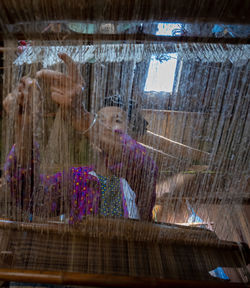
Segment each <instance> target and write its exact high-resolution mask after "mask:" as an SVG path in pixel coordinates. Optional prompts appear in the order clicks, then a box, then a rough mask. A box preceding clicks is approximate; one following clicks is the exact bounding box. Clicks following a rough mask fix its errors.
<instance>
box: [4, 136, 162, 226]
mask: <svg viewBox="0 0 250 288" xmlns="http://www.w3.org/2000/svg"><path fill="white" fill-rule="evenodd" d="M116 133H119V134H120V140H121V144H122V147H123V149H122V150H123V152H122V153H123V155H122V159H126V168H125V165H124V163H123V162H121V163H117V164H115V165H113V166H112V167H109V168H110V170H111V171H112V172H113V173H114V174H115V175H120V173H119V172H120V171H121V169H123V171H125V174H126V175H123V177H124V178H125V179H126V180H127V181H128V182H129V184H130V186H131V188H132V190H134V192H135V194H136V204H137V206H138V209H139V214H140V218H141V219H142V220H151V219H152V209H153V206H154V204H155V196H156V192H155V187H156V178H157V173H158V170H157V166H156V164H155V162H154V161H153V160H152V159H151V158H150V157H149V156H148V154H147V152H146V149H145V148H144V147H143V146H142V145H140V144H138V143H137V142H136V141H135V140H133V139H132V138H131V137H130V136H128V135H126V134H123V133H121V132H120V131H116ZM34 150H35V151H34V157H33V160H32V163H36V164H37V166H39V163H40V159H39V149H38V145H37V147H35V149H34ZM107 156H108V155H107ZM32 163H31V165H30V167H31V168H29V169H21V168H18V167H17V157H16V152H15V145H14V146H13V147H12V149H11V151H10V153H9V155H8V157H7V161H6V163H5V167H4V169H5V175H6V180H7V183H8V184H9V185H8V186H9V188H10V191H11V195H12V198H13V199H15V203H16V205H19V206H20V207H21V208H22V209H24V210H26V211H29V213H31V214H32V213H33V211H36V210H39V209H40V210H39V211H40V212H41V209H43V213H44V214H45V215H48V213H50V214H51V215H54V216H55V215H58V214H59V213H62V211H60V209H61V202H63V201H61V200H66V199H70V202H71V205H70V207H71V208H70V223H76V222H79V221H81V219H82V218H83V217H84V216H86V215H98V214H99V206H100V202H101V195H102V191H101V185H100V181H99V179H98V178H97V177H95V176H93V175H91V173H90V172H91V171H93V168H92V167H72V168H71V169H70V171H69V172H67V173H66V172H58V173H56V174H53V175H43V174H41V175H40V183H39V185H38V186H39V187H38V189H37V188H36V191H33V190H34V188H33V187H32V185H33V186H34V183H33V184H32V181H30V179H32V177H33V178H34V175H33V171H34V169H32ZM124 168H125V169H124ZM65 185H66V187H67V189H66V190H67V191H69V192H68V195H66V196H63V195H62V194H63V193H62V188H63V187H65ZM121 193H122V201H123V204H122V206H123V209H124V217H128V212H127V210H126V201H125V199H124V193H123V191H122V186H121ZM63 197H64V198H63ZM65 197H66V198H65ZM41 203H42V207H43V208H41V207H40V208H39V205H40V206H41ZM46 207H49V208H48V209H49V211H47V210H46V209H45V208H46ZM46 213H47V214H46ZM40 214H41V213H39V215H40Z"/></svg>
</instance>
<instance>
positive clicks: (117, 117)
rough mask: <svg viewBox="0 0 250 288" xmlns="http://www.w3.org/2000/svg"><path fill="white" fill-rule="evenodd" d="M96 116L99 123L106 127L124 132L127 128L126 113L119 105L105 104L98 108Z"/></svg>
mask: <svg viewBox="0 0 250 288" xmlns="http://www.w3.org/2000/svg"><path fill="white" fill-rule="evenodd" d="M97 114H98V118H99V121H100V124H102V125H104V126H106V128H108V129H111V130H113V131H114V130H121V131H122V132H126V130H127V115H126V112H125V111H123V110H122V109H121V108H119V107H115V106H107V107H104V108H102V109H100V110H99V112H98V113H97Z"/></svg>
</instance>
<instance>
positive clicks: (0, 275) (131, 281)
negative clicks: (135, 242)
mask: <svg viewBox="0 0 250 288" xmlns="http://www.w3.org/2000/svg"><path fill="white" fill-rule="evenodd" d="M8 2H9V3H8ZM22 2H23V4H24V6H26V7H28V6H29V5H32V1H31V0H25V1H22ZM67 2H68V1H61V4H62V7H63V9H62V10H61V11H62V13H61V14H60V15H59V19H53V11H54V9H56V8H57V9H58V8H59V9H60V7H53V2H52V1H51V0H44V1H38V6H39V5H40V4H41V8H42V7H44V6H43V5H45V6H46V5H47V6H48V7H50V8H51V9H48V14H47V15H49V17H51V19H53V20H63V19H65V18H68V19H74V20H91V21H95V20H98V19H100V17H101V16H102V17H103V18H102V19H104V20H105V21H109V20H115V21H117V20H124V21H133V20H135V21H136V20H140V19H141V20H149V21H150V20H151V19H154V20H158V21H163V20H165V19H168V20H171V19H172V20H174V21H184V22H193V21H197V20H198V21H201V22H202V21H203V22H207V23H208V22H210V23H211V22H216V23H241V24H249V23H250V18H249V16H248V9H247V8H248V4H247V1H241V5H239V1H238V0H233V1H231V2H230V5H228V6H227V7H224V9H222V10H220V9H216V5H218V6H220V4H219V3H220V2H221V1H220V0H216V1H213V0H207V1H204V5H203V6H202V7H201V9H197V8H199V7H197V4H198V5H199V3H198V1H195V0H190V2H192V3H191V6H194V7H195V8H196V9H194V10H193V11H191V10H188V11H187V10H186V9H185V2H186V0H169V1H160V0H151V1H146V0H139V1H138V0H137V1H132V0H121V1H119V4H116V3H115V2H116V1H115V0H111V1H108V0H105V1H104V2H105V4H106V5H107V7H109V8H110V9H111V7H115V8H114V11H115V12H116V13H113V14H112V13H111V12H112V11H109V9H106V10H105V13H104V15H103V10H102V9H96V10H95V8H96V7H100V4H101V1H99V0H92V1H83V2H84V3H85V6H84V7H85V11H84V13H81V12H80V11H81V10H79V9H75V10H74V12H73V13H72V14H71V12H72V11H70V10H69V9H67ZM80 2H81V1H76V0H73V1H70V3H73V5H75V7H78V5H79V3H80ZM63 4H64V5H63ZM80 4H81V3H80ZM102 4H103V3H102ZM11 5H12V4H11V2H10V1H7V0H2V1H1V3H0V16H1V18H2V19H3V20H2V21H3V22H5V23H10V24H13V23H15V22H17V20H18V21H19V22H22V21H25V14H24V13H23V14H22V13H21V14H20V15H18V16H19V18H17V17H16V15H15V14H14V13H12V11H11V9H8V8H9V7H11ZM112 5H113V6H112ZM136 5H137V6H141V5H143V6H144V7H145V11H144V12H143V11H141V12H139V16H138V17H137V18H133V11H134V9H135V8H136ZM126 7H129V9H128V11H127V13H123V11H124V8H126ZM159 7H161V8H160V9H159ZM211 7H212V8H211ZM213 7H214V8H213ZM220 7H221V6H220ZM152 8H155V9H152ZM157 8H158V9H157ZM21 9H22V7H21ZM38 11H39V9H38ZM40 11H42V9H41V10H40ZM40 11H39V12H40ZM172 11H175V13H174V14H173V13H172ZM89 15H91V16H89ZM115 15H117V16H115ZM6 16H7V17H6ZM61 17H64V18H61ZM114 17H117V18H114ZM60 18H61V19H60ZM138 18H139V19H138ZM30 20H31V21H35V18H34V19H30ZM40 20H42V19H41V18H40ZM46 20H47V19H46ZM2 24H3V23H2ZM1 26H2V25H0V27H1ZM1 28H3V26H2V27H1ZM12 36H13V37H14V38H15V39H24V36H25V35H24V34H22V33H20V34H13V35H12ZM30 36H31V38H33V39H37V38H38V37H39V38H40V37H41V35H37V34H33V36H32V35H30ZM43 37H44V40H46V39H47V40H49V39H52V40H54V39H58V34H53V33H49V34H46V35H44V36H43ZM60 37H63V35H60ZM60 37H59V38H60ZM7 38H11V35H6V33H5V32H4V29H0V39H1V40H3V39H7ZM74 38H75V39H77V40H79V39H81V40H84V41H86V42H90V43H92V42H95V41H108V42H110V41H111V42H117V41H121V42H124V41H134V42H135V43H140V42H145V41H148V42H162V41H167V42H185V43H189V42H201V43H230V44H249V39H240V38H234V39H230V38H227V39H220V38H218V39H216V38H201V37H161V36H157V37H156V36H152V35H151V36H147V35H137V34H136V35H95V36H92V35H91V36H89V35H79V34H78V35H76V34H72V35H71V37H70V39H72V40H73V39H74ZM49 277H50V279H49ZM106 277H107V275H96V274H95V275H90V274H88V275H86V274H81V273H69V272H59V271H54V272H47V271H21V270H19V271H18V270H14V269H13V270H6V269H0V279H3V280H15V281H27V282H37V281H38V282H40V283H53V284H75V285H95V286H99V287H107V286H110V287H145V285H146V286H148V287H166V286H168V287H180V286H185V287H230V286H232V287H242V285H241V284H235V283H218V282H214V283H204V282H198V281H197V282H196V281H183V280H165V279H152V278H151V279H150V280H149V279H146V278H143V279H140V278H138V279H137V278H133V277H118V276H114V275H109V276H108V279H107V278H106ZM122 282H123V284H122Z"/></svg>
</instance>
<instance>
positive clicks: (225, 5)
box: [0, 0, 250, 25]
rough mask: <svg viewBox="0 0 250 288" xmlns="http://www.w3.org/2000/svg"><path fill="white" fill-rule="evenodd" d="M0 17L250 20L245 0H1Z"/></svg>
mask: <svg viewBox="0 0 250 288" xmlns="http://www.w3.org/2000/svg"><path fill="white" fill-rule="evenodd" d="M0 19H1V22H0V23H2V25H3V24H13V23H22V22H27V21H31V22H32V21H65V20H66V21H67V20H68V21H152V20H154V21H167V22H171V21H172V22H189V23H190V22H196V23H197V22H202V23H237V24H238V23H241V24H249V23H250V18H249V1H248V0H241V1H239V0H231V1H227V2H225V1H221V0H204V1H197V0H189V1H187V0H168V1H166V0H119V1H117V0H82V1H79V0H71V1H68V0H58V1H51V0H36V1H33V0H22V1H18V0H16V1H9V0H1V1H0Z"/></svg>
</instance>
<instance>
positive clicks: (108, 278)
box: [0, 269, 249, 288]
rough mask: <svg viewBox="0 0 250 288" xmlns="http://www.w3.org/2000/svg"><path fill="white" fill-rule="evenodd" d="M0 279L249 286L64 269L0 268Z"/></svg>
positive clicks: (97, 284)
mask: <svg viewBox="0 0 250 288" xmlns="http://www.w3.org/2000/svg"><path fill="white" fill-rule="evenodd" d="M0 279H1V280H4V281H15V282H28V283H43V284H44V283H46V284H57V285H83V286H91V287H128V288H134V287H135V288H139V287H173V288H176V287H186V288H195V287H202V288H210V287H218V288H220V287H221V288H224V287H225V288H229V287H249V286H248V285H247V286H246V284H243V283H230V282H219V281H212V280H211V281H206V282H205V281H191V280H172V279H171V280H170V279H160V278H153V277H152V278H150V277H132V276H117V275H110V274H84V273H76V272H66V271H39V270H21V269H20V270H19V269H0Z"/></svg>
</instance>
